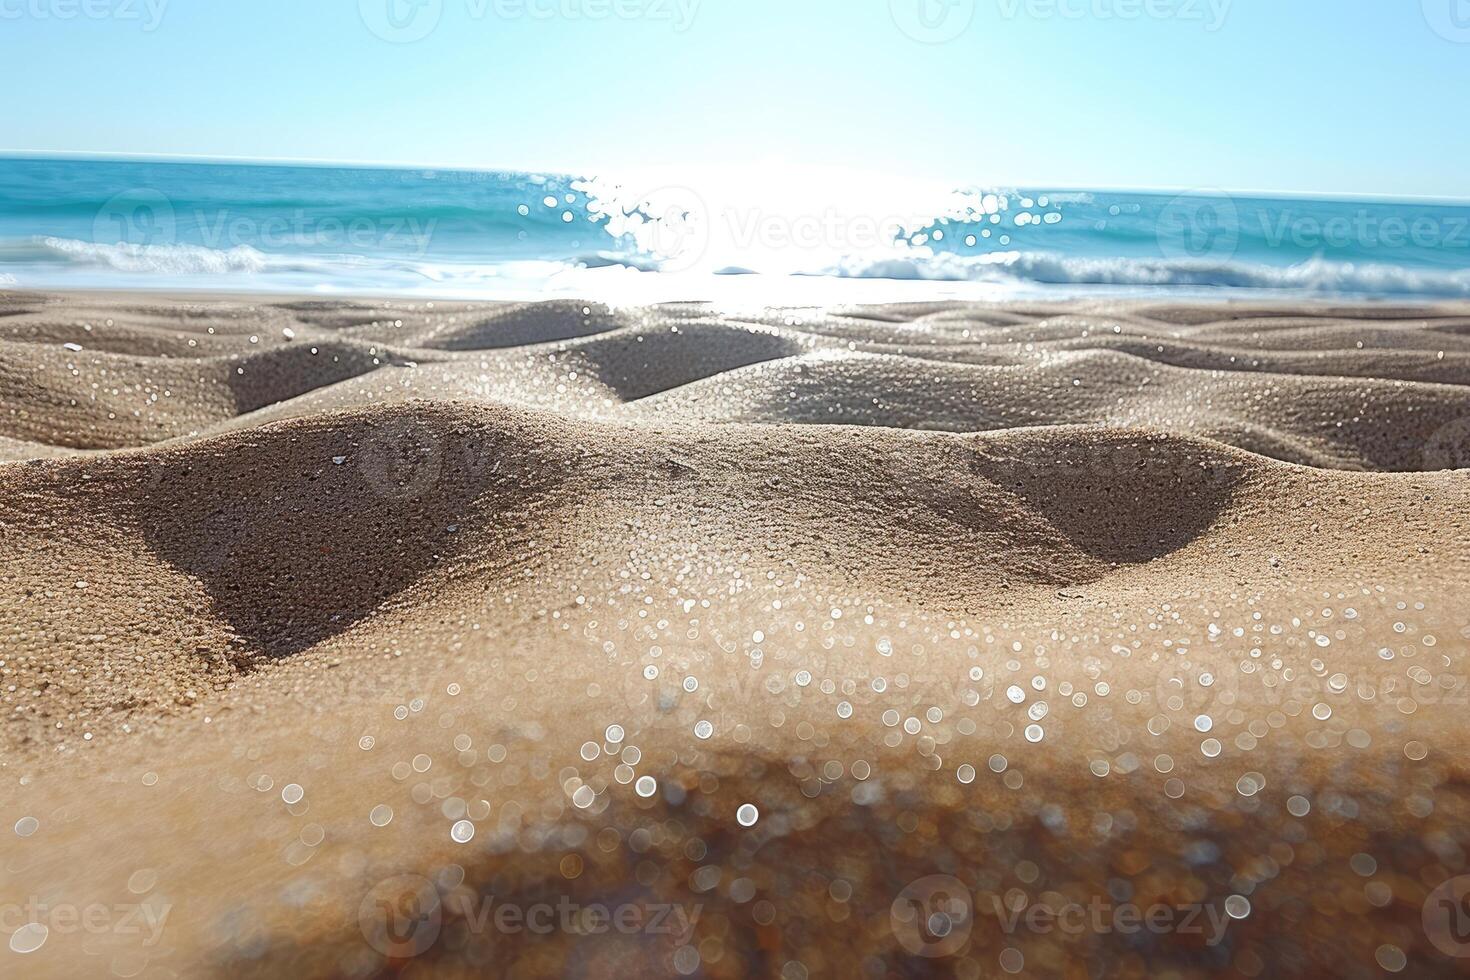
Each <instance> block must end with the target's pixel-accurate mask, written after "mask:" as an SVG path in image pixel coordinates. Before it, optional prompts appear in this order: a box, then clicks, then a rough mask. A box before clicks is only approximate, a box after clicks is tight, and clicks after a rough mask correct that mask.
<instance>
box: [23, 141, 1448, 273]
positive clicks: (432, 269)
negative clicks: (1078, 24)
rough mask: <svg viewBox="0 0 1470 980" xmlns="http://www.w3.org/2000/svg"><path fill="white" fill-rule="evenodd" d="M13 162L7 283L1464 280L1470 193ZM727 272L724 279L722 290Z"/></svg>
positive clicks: (775, 175) (158, 163) (272, 166)
mask: <svg viewBox="0 0 1470 980" xmlns="http://www.w3.org/2000/svg"><path fill="white" fill-rule="evenodd" d="M837 187H838V184H837V182H835V181H834V182H832V183H831V184H826V183H824V182H823V180H822V179H821V178H820V177H817V178H813V177H812V176H811V175H810V174H805V175H801V177H800V178H799V179H798V178H796V177H793V178H792V179H790V180H789V181H788V180H786V179H785V178H784V177H783V175H782V174H781V173H780V172H776V173H775V174H770V173H767V174H764V175H762V176H761V178H760V179H755V178H754V177H752V178H750V179H748V180H747V179H745V178H744V177H742V176H741V175H740V174H739V172H738V171H737V172H735V176H733V177H731V176H728V175H727V176H726V177H724V178H722V179H720V180H719V181H714V180H712V179H708V178H706V179H703V180H701V179H696V178H694V177H692V176H691V177H690V179H689V180H688V181H686V182H681V183H671V182H669V181H668V180H666V179H665V180H657V179H653V178H645V179H643V180H641V181H639V180H632V179H625V180H617V179H613V178H609V177H607V176H583V177H578V176H565V175H552V174H528V173H515V172H506V171H483V172H465V171H429V170H389V169H366V168H345V167H304V166H275V165H242V164H198V163H162V162H111V161H98V160H42V159H0V285H7V286H11V287H19V288H66V287H101V288H132V287H139V288H207V289H230V290H235V291H262V292H269V291H286V292H301V291H309V292H324V293H390V294H392V293H398V294H423V295H438V296H445V297H454V296H465V297H478V296H485V297H494V296H519V295H542V294H545V293H547V292H568V293H576V294H580V295H592V294H594V293H596V292H599V291H607V292H610V293H616V292H619V291H626V290H628V289H629V288H635V287H646V286H650V285H652V284H658V286H659V288H660V291H661V292H662V293H664V294H667V295H668V296H670V297H675V296H677V297H680V298H690V299H700V298H707V296H706V295H705V294H707V293H712V292H717V291H719V290H720V289H721V288H726V289H728V288H730V287H729V284H730V283H732V282H736V281H738V282H739V283H741V284H742V285H741V286H740V287H739V288H748V286H749V284H750V282H751V280H750V279H749V276H751V275H759V276H762V277H764V279H763V281H764V282H766V283H780V282H786V283H789V282H793V281H796V280H800V281H802V282H804V283H817V284H820V286H821V288H825V289H830V290H832V291H833V292H834V293H835V294H836V295H841V290H842V288H843V287H842V284H843V283H853V282H855V281H857V280H863V281H867V282H869V283H888V284H897V283H910V284H912V283H915V282H922V283H928V284H930V286H929V287H928V288H930V289H931V291H932V290H933V288H934V287H933V285H932V284H934V283H942V284H945V290H941V291H940V292H945V291H946V290H947V291H948V292H953V293H956V294H963V293H965V292H967V291H970V292H975V293H976V294H984V295H1002V296H1004V295H1017V296H1029V295H1053V294H1055V295H1063V294H1065V295H1075V294H1087V293H1092V292H1107V293H1118V292H1124V293H1134V292H1140V293H1150V294H1153V293H1169V292H1190V293H1199V292H1227V293H1230V292H1236V293H1242V294H1244V293H1245V292H1251V293H1269V294H1272V295H1283V296H1285V295H1324V296H1353V297H1362V296H1370V297H1371V296H1383V297H1405V296H1421V297H1426V298H1443V297H1470V206H1466V205H1461V204H1438V203H1431V202H1412V201H1410V202H1405V201H1399V202H1390V201H1367V200H1358V201H1332V200H1322V199H1288V198H1264V197H1254V196H1242V195H1226V194H1223V193H1220V192H1214V193H1191V194H1185V195H1177V194H1167V193H1160V194H1155V193H1137V192H1108V191H1088V192H1078V191H1050V190H1047V189H1043V188H1006V189H995V188H975V187H959V188H955V187H941V188H935V187H932V186H929V187H922V188H921V187H919V186H918V185H914V186H913V187H912V188H911V189H910V188H908V187H905V186H904V185H902V184H898V185H894V184H885V185H884V186H883V187H882V189H881V193H880V191H879V189H878V188H877V187H876V186H873V185H867V184H864V183H863V182H862V180H856V181H854V180H853V179H851V177H850V175H848V179H847V180H846V181H845V182H843V183H842V184H841V190H838V189H837ZM722 284H724V285H722Z"/></svg>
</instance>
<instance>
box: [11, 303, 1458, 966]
mask: <svg viewBox="0 0 1470 980" xmlns="http://www.w3.org/2000/svg"><path fill="white" fill-rule="evenodd" d="M0 460H3V462H0V709H3V714H0V718H3V724H0V777H3V778H0V817H3V820H0V868H3V872H0V917H3V920H0V944H5V943H8V948H6V947H4V946H3V945H0V974H4V975H12V976H28V977H68V976H78V975H91V976H107V975H113V976H120V977H134V976H145V977H196V976H211V975H221V976H223V975H229V976H262V977H266V976H269V977H282V976H348V977H359V978H366V977H384V976H407V977H417V976H427V975H429V974H430V973H431V972H432V973H433V974H434V975H442V976H515V977H539V976H547V975H559V976H571V977H598V978H601V977H631V976H669V975H672V976H680V975H682V976H696V977H716V978H724V977H745V976H769V977H781V978H783V980H804V978H808V977H811V978H815V977H826V976H834V977H868V978H887V977H924V976H944V977H950V976H952V977H961V978H971V980H974V978H980V977H992V976H1004V975H1010V974H1018V975H1023V976H1045V977H1052V976H1057V977H1079V978H1080V977H1092V976H1120V977H1132V976H1137V977H1144V976H1151V977H1194V976H1241V977H1263V978H1264V977H1272V976H1337V977H1364V978H1371V977H1380V976H1383V975H1385V971H1387V972H1394V973H1397V972H1403V973H1404V975H1410V976H1417V977H1440V976H1444V977H1449V976H1463V975H1465V974H1466V972H1467V970H1470V958H1464V957H1465V956H1466V955H1470V936H1465V935H1458V934H1457V933H1456V930H1455V929H1454V928H1453V926H1454V924H1455V922H1456V921H1458V920H1454V919H1452V918H1451V916H1450V915H1449V913H1448V912H1444V913H1441V912H1440V911H1439V910H1440V909H1453V908H1455V907H1457V906H1458V905H1459V903H1460V902H1461V901H1462V900H1463V898H1464V895H1465V894H1466V893H1467V892H1470V878H1467V877H1462V876H1465V875H1466V874H1467V872H1470V863H1467V848H1470V781H1467V773H1470V766H1467V763H1466V759H1467V755H1466V753H1467V750H1470V728H1467V726H1466V716H1467V715H1466V712H1467V705H1470V684H1467V677H1470V674H1467V665H1466V653H1467V649H1470V604H1467V602H1466V595H1467V590H1470V305H1464V304H1460V305H1424V306H1395V305H1387V304H1359V305H1345V304H1338V305H1330V304H1326V303H1321V304H1307V303H1296V304H1293V305H1286V304H1264V305H1251V304H1249V303H1245V302H1240V301H1236V302H1231V303H1225V302H1219V303H1183V302H1170V301H1166V300H1130V301H1120V300H1107V301H1101V300H1100V301H1094V302H1088V301H1069V302H1032V303H1011V304H1003V305H966V304H958V303H947V304H932V305H911V306H885V307H851V308H831V309H761V308H759V307H756V306H751V307H749V308H746V309H742V310H739V311H735V310H723V309H716V308H712V307H709V306H705V305H700V304H683V305H665V306H657V307H650V308H609V307H607V306H604V305H601V304H597V303H591V302H585V303H584V302H577V301H562V300H557V301H550V302H545V303H532V304H490V303H481V304H475V303H458V302H456V303H445V302H436V303H429V302H426V301H423V300H415V301H412V302H409V301H396V302H390V301H385V300H361V301H350V300H338V299H322V298H314V299H296V300H288V299H280V300H276V299H267V298H262V297H253V298H251V297H227V296H208V295H195V296H189V295H175V296H151V295H145V294H107V293H86V292H73V293H67V294H38V293H19V292H12V293H0ZM1446 903H1447V904H1446Z"/></svg>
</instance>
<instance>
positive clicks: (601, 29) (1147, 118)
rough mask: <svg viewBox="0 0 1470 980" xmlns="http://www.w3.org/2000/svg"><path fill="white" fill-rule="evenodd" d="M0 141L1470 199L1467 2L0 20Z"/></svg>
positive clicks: (1004, 1)
mask: <svg viewBox="0 0 1470 980" xmlns="http://www.w3.org/2000/svg"><path fill="white" fill-rule="evenodd" d="M0 52H3V57H0V90H3V91H4V92H6V93H7V95H6V97H5V98H4V99H3V100H0V150H8V151H22V152H37V153H97V154H105V155H119V156H131V155H141V154H170V155H186V156H195V157H220V158H270V159H300V160H316V161H344V162H348V161H350V162H373V163H385V164H406V165H432V166H439V167H469V168H479V167H484V168H497V169H499V168H507V169H510V168H513V169H525V170H538V171H560V172H568V173H612V172H619V171H628V170H636V169H642V168H649V167H658V168H665V169H671V170H674V171H677V170H679V169H681V168H688V169H690V170H691V171H698V170H700V169H702V168H711V167H724V168H729V167H736V168H738V167H741V166H743V165H745V164H746V162H748V161H756V160H759V161H763V162H764V163H766V164H768V165H769V164H773V163H774V164H775V165H780V164H782V163H785V162H790V163H793V164H800V165H802V166H806V167H818V168H819V167H826V166H847V167H851V166H860V167H861V168H862V169H865V170H871V171H873V172H881V173H886V174H893V175H901V176H912V177H917V178H921V179H925V180H941V181H951V182H954V183H965V184H998V185H1019V186H1032V187H1055V188H1066V187H1081V188H1223V189H1227V190H1255V191H1273V192H1283V193H1304V192H1305V193H1322V194H1364V195H1415V196H1430V197H1454V198H1466V197H1470V167H1467V166H1466V162H1467V161H1470V127H1467V126H1465V125H1464V108H1463V103H1464V99H1465V97H1466V94H1467V93H1470V0H1388V2H1385V0H0Z"/></svg>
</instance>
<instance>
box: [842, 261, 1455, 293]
mask: <svg viewBox="0 0 1470 980" xmlns="http://www.w3.org/2000/svg"><path fill="white" fill-rule="evenodd" d="M815 273H816V274H821V275H833V276H839V277H842V278H853V279H875V278H876V279H902V280H922V281H929V282H989V283H1031V284H1038V285H1044V286H1046V285H1050V286H1066V285H1097V286H1153V287H1160V288H1163V287H1170V286H1194V287H1229V288H1239V289H1261V290H1272V289H1280V290H1293V291H1299V292H1301V291H1305V292H1312V293H1336V294H1345V295H1372V294H1392V295H1401V294H1403V295H1409V294H1419V295H1426V296H1440V297H1465V296H1470V270H1458V271H1429V270H1416V269H1405V268H1401V267H1399V266H1394V265H1382V264H1378V265H1371V264H1353V263H1342V262H1329V261H1326V260H1323V259H1314V260H1311V261H1307V262H1302V263H1298V264H1296V265H1291V266H1268V265H1259V264H1251V263H1245V262H1234V261H1228V262H1208V261H1190V260H1180V261H1173V260H1167V259H1127V258H1110V259H1094V258H1077V257H1069V256H1062V255H1055V254H1051V253H1045V252H994V253H990V254H988V255H981V256H960V255H949V254H943V253H941V254H935V255H922V254H913V255H906V256H899V257H885V258H879V259H872V258H868V257H864V256H857V257H850V258H847V259H844V260H843V261H841V262H838V263H836V264H834V265H832V266H828V267H826V268H824V269H820V270H815Z"/></svg>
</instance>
